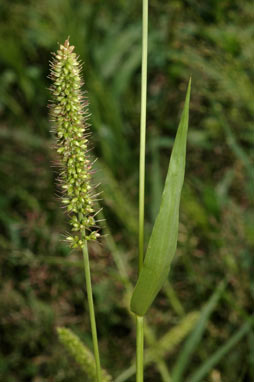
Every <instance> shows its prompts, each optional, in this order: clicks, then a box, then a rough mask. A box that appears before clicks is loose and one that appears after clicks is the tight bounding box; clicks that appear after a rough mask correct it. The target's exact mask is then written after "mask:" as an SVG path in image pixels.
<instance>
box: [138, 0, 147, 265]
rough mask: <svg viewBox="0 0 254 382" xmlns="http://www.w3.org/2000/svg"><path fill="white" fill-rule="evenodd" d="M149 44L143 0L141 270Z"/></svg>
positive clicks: (140, 188)
mask: <svg viewBox="0 0 254 382" xmlns="http://www.w3.org/2000/svg"><path fill="white" fill-rule="evenodd" d="M147 46H148V0H143V26H142V75H141V114H140V157H139V158H140V159H139V272H140V271H141V269H142V267H143V260H144V205H145V203H144V200H145V151H146V98H147Z"/></svg>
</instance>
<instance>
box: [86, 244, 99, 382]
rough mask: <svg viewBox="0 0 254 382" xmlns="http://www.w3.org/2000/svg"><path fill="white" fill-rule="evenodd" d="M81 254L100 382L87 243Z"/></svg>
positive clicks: (97, 377)
mask: <svg viewBox="0 0 254 382" xmlns="http://www.w3.org/2000/svg"><path fill="white" fill-rule="evenodd" d="M82 252H83V259H84V269H85V279H86V291H87V299H88V307H89V315H90V323H91V331H92V338H93V350H94V358H95V365H96V382H101V381H102V379H101V365H100V353H99V346H98V337H97V329H96V321H95V313H94V304H93V292H92V283H91V273H90V265H89V256H88V248H87V242H85V245H84V247H83V249H82Z"/></svg>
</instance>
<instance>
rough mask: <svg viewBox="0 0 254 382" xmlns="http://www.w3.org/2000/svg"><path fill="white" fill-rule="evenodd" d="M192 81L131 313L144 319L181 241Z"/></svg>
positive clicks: (134, 293) (133, 297)
mask: <svg viewBox="0 0 254 382" xmlns="http://www.w3.org/2000/svg"><path fill="white" fill-rule="evenodd" d="M190 89H191V80H190V81H189V85H188V89H187V94H186V99H185V105H184V109H183V113H182V116H181V120H180V124H179V127H178V131H177V135H176V139H175V143H174V147H173V151H172V154H171V158H170V163H169V169H168V174H167V178H166V183H165V187H164V191H163V195H162V201H161V206H160V210H159V213H158V215H157V218H156V221H155V224H154V227H153V231H152V234H151V237H150V240H149V243H148V248H147V251H146V257H145V261H144V266H143V268H142V271H141V273H140V276H139V278H138V281H137V284H136V287H135V290H134V292H133V296H132V300H131V310H132V311H133V312H134V313H136V314H137V315H139V316H143V315H144V314H145V313H146V311H147V309H148V308H149V307H150V305H151V304H152V302H153V300H154V299H155V297H156V295H157V294H158V292H159V290H160V289H161V287H162V286H163V284H164V282H165V280H166V278H167V276H168V272H169V269H170V264H171V261H172V259H173V257H174V254H175V251H176V245H177V237H178V224H179V206H180V199H181V191H182V186H183V181H184V172H185V157H186V142H187V132H188V122H189V103H190Z"/></svg>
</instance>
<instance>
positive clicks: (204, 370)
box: [187, 320, 253, 382]
mask: <svg viewBox="0 0 254 382" xmlns="http://www.w3.org/2000/svg"><path fill="white" fill-rule="evenodd" d="M252 324H253V320H252V322H246V323H245V324H244V325H243V326H242V327H241V328H240V329H239V330H238V331H237V332H236V333H235V334H234V335H233V336H232V337H231V338H230V339H229V340H228V341H227V342H226V343H225V345H223V346H221V347H220V348H219V349H218V350H217V351H216V352H215V353H214V354H213V355H212V356H211V357H210V358H208V360H206V361H205V362H204V363H203V365H202V366H201V367H200V368H199V369H198V370H197V371H196V372H194V374H193V375H192V376H191V377H190V378H187V381H189V382H200V381H201V379H202V378H203V377H205V376H206V375H207V374H208V373H209V371H210V370H211V369H212V368H213V367H214V366H215V365H216V364H217V363H218V362H219V361H220V360H221V359H222V358H223V357H224V356H225V355H226V354H227V353H228V352H229V351H230V350H231V349H232V348H233V347H234V346H235V345H236V344H237V343H238V342H239V341H240V340H241V339H242V338H243V337H244V336H245V335H246V334H247V333H248V332H249V331H250V329H251V327H252Z"/></svg>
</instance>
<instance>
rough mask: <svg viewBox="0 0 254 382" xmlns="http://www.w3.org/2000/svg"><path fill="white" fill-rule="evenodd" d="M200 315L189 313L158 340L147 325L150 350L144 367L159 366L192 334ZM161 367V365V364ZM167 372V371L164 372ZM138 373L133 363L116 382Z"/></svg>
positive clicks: (146, 330)
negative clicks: (153, 364)
mask: <svg viewBox="0 0 254 382" xmlns="http://www.w3.org/2000/svg"><path fill="white" fill-rule="evenodd" d="M199 315H200V313H199V312H190V313H188V314H187V315H186V316H185V317H184V318H183V319H182V320H181V321H180V322H179V324H178V325H176V326H175V327H173V328H172V329H170V330H169V331H168V332H167V333H166V334H165V335H164V336H163V337H161V338H160V339H159V340H156V338H155V336H154V333H153V332H152V331H151V328H149V327H148V326H147V325H146V326H145V335H146V343H148V344H149V348H148V349H147V350H146V352H145V359H144V366H145V367H147V366H149V365H150V364H151V363H153V362H154V363H155V364H157V367H158V361H162V360H163V359H164V358H165V357H166V356H167V355H168V354H170V353H172V352H173V350H174V349H175V348H176V347H177V346H178V345H179V344H180V343H181V342H182V341H183V339H184V338H185V337H186V336H187V335H188V334H189V333H190V331H191V330H192V328H193V327H194V326H195V324H196V322H197V320H198V318H199ZM160 365H161V364H160ZM164 371H165V370H164ZM135 372H136V364H135V363H133V365H131V366H130V367H129V368H128V369H126V370H124V371H123V372H122V373H121V374H120V375H119V376H118V377H117V378H116V379H115V381H114V382H125V381H127V380H128V379H129V378H131V377H132V376H133V375H134V374H135Z"/></svg>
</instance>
